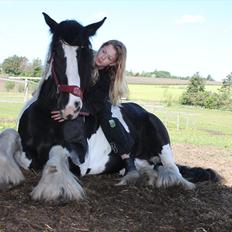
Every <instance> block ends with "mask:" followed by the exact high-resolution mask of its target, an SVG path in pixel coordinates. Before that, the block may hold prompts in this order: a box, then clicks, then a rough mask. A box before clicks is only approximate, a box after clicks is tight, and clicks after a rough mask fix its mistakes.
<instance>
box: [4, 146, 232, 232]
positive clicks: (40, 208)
mask: <svg viewBox="0 0 232 232" xmlns="http://www.w3.org/2000/svg"><path fill="white" fill-rule="evenodd" d="M173 150H174V154H175V159H176V161H177V163H179V164H185V165H188V166H200V167H207V168H212V169H215V170H216V171H218V173H220V174H221V175H223V176H224V178H225V180H226V183H225V184H215V183H209V182H204V183H199V184H197V189H196V190H194V191H185V190H183V189H182V188H181V187H172V188H169V189H157V188H155V187H148V186H145V185H143V184H142V183H141V184H138V185H137V186H125V187H122V186H121V187H119V186H114V184H115V183H117V178H118V175H102V176H86V177H83V178H81V181H82V184H83V186H84V188H85V190H86V193H87V199H86V200H83V201H80V202H71V203H70V202H69V203H65V202H62V203H44V202H35V201H33V200H31V198H30V196H29V193H30V192H31V190H32V188H33V186H35V185H36V184H37V182H38V180H39V178H40V175H35V174H32V173H26V181H25V182H24V183H23V184H21V185H20V186H17V187H15V188H13V189H11V190H7V191H4V192H0V231H1V232H3V231H9V232H13V231H17V232H18V231H24V232H25V231H30V232H31V231H60V232H61V231H62V232H63V231H68V232H69V231H70V232H72V231H85V232H86V231H87V232H88V231H90V232H98V231H99V232H104V231H107V232H109V231H110V232H119V231H120V232H121V231H128V232H134V231H135V232H137V231H138V232H143V231H145V232H146V231H148V232H150V231H162V232H164V231H188V232H189V231H195V232H200V231H201V232H205V231H220V232H221V231H232V188H231V187H230V186H231V185H232V177H231V176H232V175H231V174H232V171H231V166H232V158H231V154H230V152H228V151H225V150H220V149H215V148H214V147H209V146H193V145H183V144H176V145H173Z"/></svg>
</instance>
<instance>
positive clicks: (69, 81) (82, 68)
mask: <svg viewBox="0 0 232 232" xmlns="http://www.w3.org/2000/svg"><path fill="white" fill-rule="evenodd" d="M43 15H44V18H45V21H46V23H47V25H48V26H49V27H50V31H51V33H52V34H53V37H52V41H51V45H50V51H49V54H48V60H47V67H46V70H45V74H44V81H43V82H42V84H41V87H40V92H39V96H38V100H39V101H40V102H41V103H42V104H43V105H46V108H47V109H49V110H61V111H62V112H63V116H64V118H66V119H74V118H76V117H77V115H78V113H79V111H80V109H81V108H82V96H83V92H84V91H85V89H86V88H87V87H88V85H89V83H90V79H91V71H92V64H93V54H92V50H91V43H90V40H89V39H90V37H91V36H93V35H95V33H96V31H97V30H98V28H100V27H101V26H102V24H103V23H104V21H105V19H106V18H104V19H103V20H101V21H100V22H97V23H93V24H90V25H88V26H82V25H81V24H80V23H78V22H77V21H75V20H65V21H62V22H60V23H57V22H56V21H54V20H53V19H52V18H51V17H49V16H48V15H47V14H45V13H43Z"/></svg>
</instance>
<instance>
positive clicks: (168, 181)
mask: <svg viewBox="0 0 232 232" xmlns="http://www.w3.org/2000/svg"><path fill="white" fill-rule="evenodd" d="M159 157H160V159H161V163H162V166H159V168H158V179H157V182H156V186H157V187H169V186H172V185H176V184H181V185H182V186H183V187H184V188H185V189H194V188H195V185H194V184H193V183H191V182H189V181H187V180H186V179H184V178H183V176H182V175H181V173H180V172H179V169H178V167H177V166H176V164H175V161H174V159H173V154H172V150H171V147H170V145H169V144H167V145H164V146H162V150H161V154H159Z"/></svg>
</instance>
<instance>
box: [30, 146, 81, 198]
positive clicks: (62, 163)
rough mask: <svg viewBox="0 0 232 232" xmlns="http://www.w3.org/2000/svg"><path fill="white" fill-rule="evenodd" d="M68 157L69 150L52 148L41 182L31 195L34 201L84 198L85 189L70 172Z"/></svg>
mask: <svg viewBox="0 0 232 232" xmlns="http://www.w3.org/2000/svg"><path fill="white" fill-rule="evenodd" d="M68 157H69V152H68V150H67V149H65V148H63V147H61V146H59V145H57V146H53V147H52V148H51V150H50V152H49V160H48V161H47V163H46V165H45V167H44V169H43V172H42V177H41V180H40V181H39V184H38V185H37V186H36V187H35V188H34V189H33V191H32V193H31V196H32V198H33V199H34V200H45V201H53V200H57V199H62V200H79V199H82V198H84V196H85V193H84V190H83V188H82V187H81V185H80V184H79V182H78V179H77V177H76V176H74V175H73V174H72V173H71V172H70V170H69V164H68Z"/></svg>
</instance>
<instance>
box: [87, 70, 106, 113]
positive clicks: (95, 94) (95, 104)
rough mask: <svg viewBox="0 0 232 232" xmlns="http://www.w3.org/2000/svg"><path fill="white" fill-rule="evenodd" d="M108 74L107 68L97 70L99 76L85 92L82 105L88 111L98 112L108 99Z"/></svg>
mask: <svg viewBox="0 0 232 232" xmlns="http://www.w3.org/2000/svg"><path fill="white" fill-rule="evenodd" d="M109 89H110V75H109V69H108V68H105V69H101V70H99V78H98V80H97V82H96V83H95V85H93V86H92V87H91V88H90V89H89V90H88V91H87V92H86V94H85V102H84V105H85V106H86V107H87V109H88V110H89V111H90V113H92V114H94V113H98V112H99V111H101V109H102V107H103V106H104V102H105V101H107V100H109Z"/></svg>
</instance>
